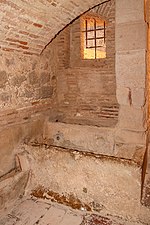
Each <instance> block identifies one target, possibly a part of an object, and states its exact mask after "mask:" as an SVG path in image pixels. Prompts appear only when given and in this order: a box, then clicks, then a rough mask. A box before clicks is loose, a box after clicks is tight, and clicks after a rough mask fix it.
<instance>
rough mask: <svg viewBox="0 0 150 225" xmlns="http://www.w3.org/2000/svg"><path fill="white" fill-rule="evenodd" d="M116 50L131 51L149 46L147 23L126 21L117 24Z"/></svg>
mask: <svg viewBox="0 0 150 225" xmlns="http://www.w3.org/2000/svg"><path fill="white" fill-rule="evenodd" d="M115 43H116V51H129V50H139V49H146V48H147V24H146V23H145V22H144V21H143V22H139V23H126V24H118V25H116V39H115Z"/></svg>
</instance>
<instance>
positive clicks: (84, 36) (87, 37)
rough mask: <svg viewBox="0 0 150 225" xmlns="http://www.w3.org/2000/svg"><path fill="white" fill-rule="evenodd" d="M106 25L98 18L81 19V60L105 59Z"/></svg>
mask: <svg viewBox="0 0 150 225" xmlns="http://www.w3.org/2000/svg"><path fill="white" fill-rule="evenodd" d="M105 39H106V24H105V21H103V20H101V19H99V18H83V19H82V24H81V48H82V58H83V59H100V58H106V42H105Z"/></svg>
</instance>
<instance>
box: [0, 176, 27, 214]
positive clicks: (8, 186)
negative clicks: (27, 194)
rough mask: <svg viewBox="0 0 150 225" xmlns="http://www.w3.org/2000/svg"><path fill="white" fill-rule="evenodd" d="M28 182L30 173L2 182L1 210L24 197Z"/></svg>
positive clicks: (0, 185) (0, 187)
mask: <svg viewBox="0 0 150 225" xmlns="http://www.w3.org/2000/svg"><path fill="white" fill-rule="evenodd" d="M27 181H28V172H20V173H17V174H15V175H14V176H12V177H10V178H7V179H5V180H3V181H1V182H0V199H1V201H2V205H1V204H0V210H1V209H3V208H4V207H7V206H8V205H9V206H10V205H11V204H12V203H13V202H14V201H16V200H17V199H18V198H19V197H20V196H23V194H24V190H25V186H26V184H27Z"/></svg>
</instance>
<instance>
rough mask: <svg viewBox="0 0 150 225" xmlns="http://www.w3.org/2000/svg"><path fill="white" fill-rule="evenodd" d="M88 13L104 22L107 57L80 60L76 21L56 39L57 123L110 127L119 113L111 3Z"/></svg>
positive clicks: (113, 17) (112, 2)
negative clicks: (57, 62) (58, 114)
mask: <svg viewBox="0 0 150 225" xmlns="http://www.w3.org/2000/svg"><path fill="white" fill-rule="evenodd" d="M88 13H94V14H95V15H98V16H100V17H101V18H103V19H105V21H106V23H107V27H106V46H107V47H106V48H107V50H106V54H107V57H106V59H98V60H83V59H81V33H80V32H81V31H80V18H79V19H77V20H76V21H74V22H73V23H72V24H71V25H69V27H67V28H65V30H63V31H62V32H61V33H60V34H59V35H58V36H57V37H56V39H55V43H56V44H55V45H56V46H57V47H56V51H57V52H58V53H57V54H58V61H59V64H58V65H59V67H58V68H57V74H56V77H57V100H58V109H59V113H60V114H61V118H59V121H62V122H67V123H77V124H87V125H96V126H107V127H114V126H115V125H116V123H117V121H118V110H119V105H118V103H117V100H116V78H115V2H114V1H111V2H107V3H105V4H102V5H100V6H98V7H95V8H93V9H92V10H91V11H89V12H88ZM49 47H50V46H49ZM49 47H48V48H49ZM62 84H63V85H62Z"/></svg>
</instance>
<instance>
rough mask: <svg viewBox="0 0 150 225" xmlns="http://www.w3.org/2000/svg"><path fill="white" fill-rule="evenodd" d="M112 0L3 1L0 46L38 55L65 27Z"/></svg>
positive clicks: (0, 7) (0, 10)
mask: <svg viewBox="0 0 150 225" xmlns="http://www.w3.org/2000/svg"><path fill="white" fill-rule="evenodd" d="M108 1H110V0H107V1H106V0H85V1H84V2H83V1H81V0H77V1H71V0H64V1H61V0H57V1H56V0H52V1H50V0H37V1H36V5H35V1H34V0H31V1H27V0H17V1H15V2H14V1H13V0H2V1H1V4H0V12H1V28H0V29H1V32H0V33H1V35H0V48H1V49H2V50H5V51H18V52H22V53H25V54H37V55H39V54H40V53H41V52H42V50H43V49H44V47H45V46H46V45H47V44H48V43H49V42H50V40H51V39H52V38H53V37H54V36H55V35H56V34H57V33H58V32H59V31H60V30H61V29H63V27H64V26H66V25H67V24H69V23H70V22H71V21H72V20H73V19H75V18H76V17H77V16H79V15H80V14H82V13H84V12H85V11H87V10H88V9H91V8H92V7H94V6H95V5H98V4H101V3H103V2H108Z"/></svg>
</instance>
